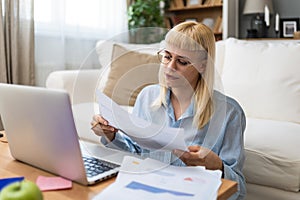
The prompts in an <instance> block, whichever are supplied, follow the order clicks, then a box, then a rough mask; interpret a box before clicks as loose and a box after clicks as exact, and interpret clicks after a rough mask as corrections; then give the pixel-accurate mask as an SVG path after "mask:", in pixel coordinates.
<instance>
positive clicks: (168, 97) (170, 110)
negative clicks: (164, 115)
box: [166, 88, 195, 121]
mask: <svg viewBox="0 0 300 200" xmlns="http://www.w3.org/2000/svg"><path fill="white" fill-rule="evenodd" d="M166 103H167V112H168V115H169V116H170V117H171V118H172V120H174V121H175V116H174V109H173V106H172V103H171V89H170V88H168V91H167V94H166ZM194 105H195V99H194V97H193V98H192V101H191V103H190V105H189V107H188V108H187V109H186V111H185V112H184V113H183V115H182V116H181V117H180V118H179V119H178V120H181V119H184V118H188V117H194Z"/></svg>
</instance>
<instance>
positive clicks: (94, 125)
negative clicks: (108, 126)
mask: <svg viewBox="0 0 300 200" xmlns="http://www.w3.org/2000/svg"><path fill="white" fill-rule="evenodd" d="M98 124H100V123H99V122H96V123H95V124H93V126H92V127H91V129H93V128H95V127H96V126H97V125H98Z"/></svg>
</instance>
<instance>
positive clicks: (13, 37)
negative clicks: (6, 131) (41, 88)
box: [0, 0, 35, 130]
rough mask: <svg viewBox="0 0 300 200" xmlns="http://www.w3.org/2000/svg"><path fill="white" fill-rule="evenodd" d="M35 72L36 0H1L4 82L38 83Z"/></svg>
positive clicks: (0, 63) (0, 71)
mask: <svg viewBox="0 0 300 200" xmlns="http://www.w3.org/2000/svg"><path fill="white" fill-rule="evenodd" d="M34 74H35V73H34V23H33V0H22V1H20V0H0V82H1V83H13V84H22V85H34V82H35V78H34ZM0 95H1V94H0ZM2 129H3V126H2V123H1V113H0V130H2Z"/></svg>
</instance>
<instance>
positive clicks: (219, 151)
mask: <svg viewBox="0 0 300 200" xmlns="http://www.w3.org/2000/svg"><path fill="white" fill-rule="evenodd" d="M165 43H166V46H165V48H164V49H163V50H161V51H159V52H158V57H159V60H160V62H161V70H160V74H159V76H160V85H152V86H148V87H146V88H144V89H143V90H142V91H141V92H140V94H139V96H138V98H137V100H136V103H135V106H134V109H133V113H134V114H136V115H137V116H139V117H140V118H143V119H146V120H148V121H151V122H153V123H156V124H161V125H163V124H167V125H168V126H170V127H180V128H183V129H184V134H185V141H186V143H187V145H188V146H189V147H188V151H182V150H178V149H174V150H173V151H172V152H165V151H164V152H163V151H159V150H157V151H149V150H146V149H142V148H141V147H140V146H139V145H138V144H137V143H135V142H134V141H133V140H131V139H130V138H129V137H128V136H126V135H123V134H121V133H119V132H118V130H117V129H116V128H114V127H112V126H109V122H108V121H106V120H105V119H104V118H103V117H101V116H100V115H95V116H94V117H93V121H92V122H91V124H92V125H94V124H97V123H98V124H99V125H97V126H95V127H94V128H93V130H94V132H95V134H97V135H99V136H102V135H105V137H102V138H101V142H102V143H103V144H105V145H106V146H109V147H115V148H116V147H117V148H120V149H123V150H127V151H130V152H134V153H139V154H142V155H145V154H147V156H149V157H151V158H156V159H158V160H161V161H163V162H167V163H171V164H173V165H179V166H205V167H206V169H211V170H221V171H222V172H223V175H222V176H223V177H224V178H226V179H231V180H234V181H237V182H238V192H237V193H236V194H235V195H234V196H233V197H232V199H242V198H243V197H244V196H245V192H246V189H245V180H244V176H243V174H242V167H243V163H244V149H243V148H244V145H243V132H244V129H245V115H244V112H243V110H242V108H241V107H240V106H239V104H238V103H237V102H236V101H235V100H234V99H232V98H229V97H227V96H225V95H223V94H221V93H220V92H217V91H215V90H213V85H214V58H215V38H214V34H213V32H212V31H211V30H210V29H209V28H208V27H207V26H205V25H203V24H201V23H197V22H184V23H181V24H179V25H177V26H175V27H174V28H173V29H171V30H170V31H169V32H168V34H167V35H166V37H165ZM178 158H179V159H178Z"/></svg>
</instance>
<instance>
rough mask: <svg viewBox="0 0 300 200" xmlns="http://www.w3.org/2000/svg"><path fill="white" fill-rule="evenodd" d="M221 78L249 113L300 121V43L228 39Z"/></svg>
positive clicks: (228, 92) (227, 88)
mask: <svg viewBox="0 0 300 200" xmlns="http://www.w3.org/2000/svg"><path fill="white" fill-rule="evenodd" d="M225 48H226V49H225V58H224V66H223V75H222V81H223V86H224V90H225V93H226V94H228V95H229V96H232V97H234V98H235V99H237V100H238V101H239V103H240V104H241V106H242V107H243V109H244V110H245V113H246V115H247V116H249V117H255V118H264V119H274V120H282V121H290V122H297V123H300V103H299V99H300V75H299V74H300V67H299V63H300V56H299V52H300V43H299V42H297V41H290V42H284V41H282V42H258V41H245V40H237V39H233V38H231V39H228V40H227V41H226V47H225Z"/></svg>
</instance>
